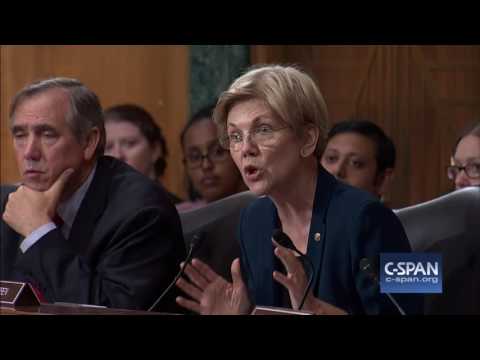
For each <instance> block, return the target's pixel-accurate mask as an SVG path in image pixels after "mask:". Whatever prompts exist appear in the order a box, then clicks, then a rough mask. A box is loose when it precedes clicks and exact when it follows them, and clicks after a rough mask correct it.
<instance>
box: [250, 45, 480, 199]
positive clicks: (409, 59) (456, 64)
mask: <svg viewBox="0 0 480 360" xmlns="http://www.w3.org/2000/svg"><path fill="white" fill-rule="evenodd" d="M253 48H254V49H253V50H252V62H253V63H258V62H281V63H297V64H300V65H301V66H302V67H304V68H305V69H306V70H307V71H309V72H310V73H312V74H313V76H314V77H315V78H316V80H317V83H318V84H319V87H320V89H321V91H322V93H323V94H324V96H325V100H326V102H327V105H328V107H329V113H330V119H331V122H332V123H334V122H337V121H340V120H342V119H345V118H347V117H350V116H354V115H355V116H358V117H365V118H370V119H371V120H373V121H375V122H376V123H377V124H378V125H380V126H381V127H382V128H383V129H384V130H385V132H386V133H387V134H388V135H389V136H391V137H392V139H393V141H394V142H395V144H396V147H397V169H396V176H395V179H394V182H393V184H392V186H391V189H390V191H389V192H388V193H387V194H386V198H387V201H388V202H389V203H390V204H391V205H392V206H393V207H403V206H407V205H411V204H416V203H419V202H423V201H427V200H429V199H432V198H435V197H438V196H440V195H442V194H444V193H446V192H448V191H450V190H451V189H452V187H451V183H450V181H449V180H448V179H447V177H446V175H445V167H446V166H447V165H448V162H449V156H450V152H451V147H452V145H453V142H454V139H455V137H456V134H457V133H458V131H459V129H461V128H463V127H464V126H465V125H466V124H467V123H470V122H472V120H474V119H477V120H478V119H480V46H303V45H302V46H281V47H272V46H254V47H253Z"/></svg>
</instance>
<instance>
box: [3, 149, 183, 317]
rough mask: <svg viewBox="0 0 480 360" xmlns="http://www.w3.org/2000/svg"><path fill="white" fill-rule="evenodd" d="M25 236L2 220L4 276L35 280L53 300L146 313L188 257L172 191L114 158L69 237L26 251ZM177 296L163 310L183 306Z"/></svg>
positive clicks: (101, 168) (55, 236)
mask: <svg viewBox="0 0 480 360" xmlns="http://www.w3.org/2000/svg"><path fill="white" fill-rule="evenodd" d="M3 192H4V191H3V190H2V213H3V211H4V207H5V203H6V200H7V195H8V193H6V192H5V193H3ZM22 240H23V238H22V237H21V236H20V235H19V234H17V233H16V232H14V231H13V230H12V229H11V228H10V227H9V226H8V225H6V224H5V222H3V220H2V222H1V239H0V259H1V264H0V278H1V279H3V280H19V281H29V282H32V283H33V284H34V285H36V286H37V287H39V289H40V291H41V292H42V293H43V294H44V296H45V297H46V299H47V300H48V301H51V302H73V303H83V304H96V305H104V306H107V307H113V308H125V309H142V310H145V309H147V308H148V307H150V306H151V305H152V304H153V302H154V301H155V299H156V298H157V297H158V296H159V294H161V293H162V292H163V290H164V289H165V288H166V287H167V286H168V285H169V283H170V282H171V281H172V280H173V279H174V277H175V275H176V273H177V272H178V270H179V266H180V265H179V264H180V262H181V261H182V260H183V259H184V257H185V245H184V242H183V235H182V230H181V225H180V219H179V217H178V213H177V211H176V209H175V207H174V206H173V205H172V204H171V202H170V201H169V200H168V198H167V195H166V193H165V191H164V190H163V189H162V188H161V187H160V186H159V185H158V184H156V183H154V182H153V181H150V179H148V178H147V177H145V176H143V175H141V174H140V173H139V172H137V171H136V170H134V169H133V168H131V167H130V166H128V165H126V164H124V163H123V162H121V161H118V160H116V159H114V158H111V157H108V156H103V157H101V158H100V159H99V160H98V162H97V168H96V173H95V175H94V177H93V180H92V182H91V184H90V187H89V188H88V191H87V193H86V195H85V198H84V199H83V201H82V203H81V206H80V208H79V210H78V213H77V216H76V218H75V220H74V223H73V225H72V229H71V232H70V236H69V238H68V239H65V238H64V236H63V235H62V232H61V231H60V229H58V228H57V229H55V230H52V231H51V232H49V233H47V234H46V235H45V236H43V237H42V238H41V239H39V241H37V242H36V243H35V244H34V245H33V246H32V247H30V248H29V249H28V250H27V251H26V252H25V253H24V254H22V252H21V250H20V249H19V245H20V243H21V241H22ZM174 293H175V292H174V291H172V292H171V294H169V296H168V297H166V298H165V299H164V300H163V301H162V303H160V304H159V305H158V308H156V309H155V310H161V311H176V310H178V308H177V307H176V306H175V304H174V296H175V294H174Z"/></svg>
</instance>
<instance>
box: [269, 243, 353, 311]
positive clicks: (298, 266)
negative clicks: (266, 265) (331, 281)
mask: <svg viewBox="0 0 480 360" xmlns="http://www.w3.org/2000/svg"><path fill="white" fill-rule="evenodd" d="M273 243H274V245H275V250H274V252H275V256H277V257H278V258H279V259H280V261H281V262H282V264H283V266H285V269H286V270H287V275H284V274H282V273H280V272H278V271H274V272H273V278H274V279H275V280H276V281H278V282H279V283H280V284H282V285H283V286H284V287H285V288H286V289H287V290H288V294H289V295H290V301H291V303H292V307H293V309H295V310H298V308H299V306H300V302H301V301H302V296H303V293H304V291H305V288H306V287H307V283H308V279H307V276H306V274H305V270H304V268H303V265H302V263H301V262H300V260H299V259H298V258H297V257H296V256H295V254H294V253H293V252H292V251H291V250H289V249H287V248H285V247H283V246H281V245H279V244H278V243H276V242H275V241H273ZM302 310H305V311H309V312H312V313H314V314H316V315H346V314H347V313H346V312H345V311H343V310H342V309H340V308H338V307H336V306H334V305H331V304H329V303H326V302H325V301H322V300H320V299H317V298H316V297H315V296H313V293H312V290H311V289H310V291H309V293H308V295H307V298H306V299H305V303H304V306H303V308H302Z"/></svg>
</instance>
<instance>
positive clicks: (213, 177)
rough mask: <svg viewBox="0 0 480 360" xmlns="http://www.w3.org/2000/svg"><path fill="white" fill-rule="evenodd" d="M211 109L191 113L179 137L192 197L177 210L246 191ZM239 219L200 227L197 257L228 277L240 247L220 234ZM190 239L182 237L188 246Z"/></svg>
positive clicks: (183, 209)
mask: <svg viewBox="0 0 480 360" xmlns="http://www.w3.org/2000/svg"><path fill="white" fill-rule="evenodd" d="M213 108H214V106H213V105H211V106H207V107H205V108H203V109H201V110H199V111H198V112H197V113H196V114H195V115H193V117H192V118H191V120H190V121H189V122H188V123H187V125H186V126H185V128H184V130H183V131H182V134H181V137H180V141H181V144H182V148H183V153H184V164H185V168H186V172H187V176H188V183H189V192H190V196H191V199H192V201H191V202H185V203H182V204H178V205H177V209H178V211H180V212H184V211H189V210H194V209H198V208H200V207H203V206H205V205H206V204H208V203H211V202H213V201H216V200H220V199H222V198H225V197H227V196H230V195H233V194H235V193H238V192H241V191H245V190H247V187H246V186H245V184H244V182H243V180H242V176H241V175H240V172H239V171H238V169H237V167H236V166H235V163H234V162H233V160H232V157H231V156H230V152H229V151H228V150H225V149H224V148H222V147H221V145H220V143H219V141H218V134H217V127H216V125H215V123H214V122H213V120H212V111H213ZM197 197H198V198H199V199H197ZM195 199H197V200H195ZM239 218H240V217H239V214H238V216H237V215H235V214H234V215H232V216H228V217H226V218H224V219H222V220H218V221H215V222H214V223H211V224H209V225H208V226H207V227H205V228H204V229H203V231H204V239H203V241H202V242H201V246H199V248H198V249H196V250H195V256H196V257H197V258H199V259H201V260H203V261H204V262H205V263H207V264H208V265H210V267H212V268H213V269H214V270H215V271H216V272H217V273H219V274H221V275H222V276H223V277H225V278H227V279H230V265H231V264H232V261H233V260H234V259H235V258H237V257H238V256H239V255H240V248H239V246H238V242H237V241H236V239H235V238H234V237H224V236H223V233H225V232H226V233H228V232H229V231H230V230H231V229H236V228H237V226H238V222H239ZM220 234H222V236H221V237H219V235H220ZM190 240H191V239H188V238H187V237H186V238H185V241H186V243H187V245H188V244H189V243H190Z"/></svg>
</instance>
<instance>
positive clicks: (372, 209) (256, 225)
mask: <svg viewBox="0 0 480 360" xmlns="http://www.w3.org/2000/svg"><path fill="white" fill-rule="evenodd" d="M275 228H281V224H280V221H279V218H278V215H277V210H276V207H275V205H274V204H273V202H272V201H271V200H270V199H269V198H268V197H262V198H259V199H258V200H256V201H255V202H254V203H253V204H251V205H250V206H249V207H248V208H246V209H245V210H244V212H243V214H242V217H241V220H240V227H239V240H240V247H241V253H242V258H241V259H242V273H243V276H244V279H245V281H246V282H247V284H248V288H249V294H250V298H251V300H252V301H253V302H254V303H255V304H256V305H263V306H278V307H290V306H291V304H290V301H289V297H288V292H287V291H286V290H285V289H284V287H283V286H282V285H281V284H279V283H277V282H276V281H275V280H274V279H273V277H272V273H273V271H274V270H277V271H281V272H283V273H284V272H285V271H284V267H283V265H282V264H281V262H280V261H279V260H278V259H277V258H276V256H275V255H274V253H273V245H272V240H271V238H272V233H273V230H274V229H275ZM315 234H320V238H319V237H318V235H317V236H315ZM315 238H317V239H318V238H319V240H318V241H317V240H315ZM410 251H411V249H410V244H409V242H408V239H407V237H406V235H405V232H404V229H403V227H402V225H401V223H400V221H399V220H398V218H397V217H396V216H395V214H394V213H393V212H392V211H391V210H389V209H387V208H386V207H384V206H383V205H382V204H381V203H380V202H379V201H377V200H376V199H374V198H373V197H372V196H371V195H370V194H368V193H367V192H364V191H362V190H359V189H356V188H353V187H351V186H348V185H346V184H343V183H341V182H339V181H337V180H336V179H335V178H334V177H333V176H332V175H330V174H329V173H328V172H327V171H326V170H325V169H323V168H322V167H320V168H319V172H318V179H317V187H316V192H315V200H314V205H313V213H312V220H311V225H310V234H309V240H308V247H307V255H308V256H309V257H310V259H311V260H312V261H313V263H314V267H315V273H314V278H313V286H312V289H313V294H314V295H315V296H316V297H318V298H319V299H321V300H323V301H326V302H328V303H330V304H332V305H335V306H337V307H339V308H341V309H343V310H345V311H347V312H348V313H350V314H365V313H366V314H379V313H398V311H397V310H396V309H395V308H394V307H393V305H392V304H391V303H390V302H389V300H388V298H387V297H386V296H385V295H383V294H380V293H379V289H378V286H377V284H376V283H375V282H374V281H372V280H371V279H370V278H369V276H368V275H367V274H365V273H363V272H361V271H360V268H359V266H360V265H359V264H360V261H361V259H363V258H369V259H374V258H375V257H378V255H379V253H380V252H410ZM396 295H397V294H396ZM396 299H397V300H398V302H399V303H400V305H401V306H402V307H403V308H404V310H405V312H406V313H407V314H412V313H419V312H421V308H422V305H423V299H422V297H419V296H417V295H406V294H401V296H400V295H399V296H396Z"/></svg>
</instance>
